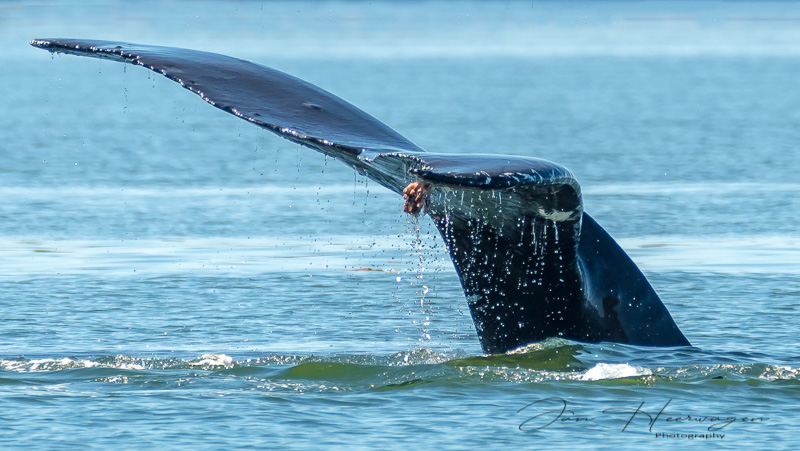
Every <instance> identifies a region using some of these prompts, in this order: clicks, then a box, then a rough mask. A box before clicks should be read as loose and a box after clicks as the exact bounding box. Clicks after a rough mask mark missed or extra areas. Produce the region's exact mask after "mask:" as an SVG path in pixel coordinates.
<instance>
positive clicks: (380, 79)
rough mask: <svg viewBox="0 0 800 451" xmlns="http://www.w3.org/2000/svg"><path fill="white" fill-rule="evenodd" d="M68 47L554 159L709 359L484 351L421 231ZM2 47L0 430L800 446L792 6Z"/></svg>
mask: <svg viewBox="0 0 800 451" xmlns="http://www.w3.org/2000/svg"><path fill="white" fill-rule="evenodd" d="M46 37H83V38H94V39H108V40H123V41H131V42H140V43H146V44H157V45H171V46H178V47H189V48H196V49H201V50H210V51H215V52H219V53H224V54H229V55H233V56H239V57H242V58H246V59H250V60H253V61H256V62H258V63H261V64H265V65H268V66H271V67H275V68H278V69H280V70H283V71H286V72H289V73H292V74H294V75H296V76H299V77H301V78H303V79H306V80H308V81H311V82H313V83H315V84H318V85H319V86H321V87H323V88H325V89H328V90H330V91H332V92H334V93H335V94H337V95H339V96H341V97H343V98H345V99H346V100H348V101H351V102H352V103H354V104H355V105H357V106H359V107H361V108H362V109H364V110H366V111H368V112H370V113H371V114H373V115H375V116H376V117H378V118H379V119H381V120H383V121H384V122H386V123H387V124H389V125H390V126H392V127H393V128H395V129H396V130H398V131H400V132H401V133H403V134H404V135H405V136H407V137H409V138H410V139H411V140H412V141H414V142H415V143H417V144H418V145H420V146H421V147H423V148H425V149H427V150H429V151H436V152H460V153H506V154H516V155H529V156H536V157H541V158H546V159H549V160H553V161H556V162H558V163H560V164H562V165H564V166H566V167H568V168H569V169H570V170H572V172H573V173H574V174H575V175H576V176H577V177H578V179H579V180H580V182H581V184H582V187H583V191H584V202H585V208H586V210H587V211H588V212H589V213H590V214H592V216H593V217H595V218H596V219H597V220H598V222H600V224H602V225H603V226H604V227H605V228H606V229H607V230H608V231H609V232H610V233H611V234H612V236H614V237H615V238H616V239H617V240H618V242H619V243H620V244H621V245H622V247H623V248H624V249H625V250H626V251H627V252H628V253H629V255H630V256H631V257H632V258H633V259H634V261H636V262H637V264H638V265H639V266H640V268H641V269H642V271H643V272H644V273H645V274H646V275H647V277H648V278H649V280H650V282H651V283H652V285H653V286H654V287H655V289H656V290H657V291H658V292H659V294H660V295H661V297H662V300H663V301H664V303H665V305H666V306H667V307H668V308H669V310H670V312H671V313H672V315H673V317H674V319H675V321H676V323H677V324H678V325H679V326H680V328H681V329H682V330H683V332H684V334H685V335H686V336H687V338H688V339H689V340H690V341H691V342H692V344H693V347H691V348H648V347H637V346H627V345H620V344H613V343H597V344H584V343H577V342H569V341H564V340H558V339H552V340H547V341H545V342H542V343H535V344H532V345H530V346H529V347H527V348H525V349H522V350H519V351H517V352H514V353H510V354H506V355H493V356H485V355H483V354H482V352H481V349H480V346H479V343H478V339H477V335H476V333H475V330H474V327H473V325H472V321H471V319H470V316H469V311H468V309H467V306H466V302H465V300H464V297H463V293H462V291H461V288H460V284H459V282H458V279H457V276H456V274H455V271H454V269H453V267H452V265H451V263H450V260H449V258H448V256H447V254H446V252H445V250H444V248H443V245H442V242H441V240H440V238H439V236H438V233H437V232H436V231H435V229H434V228H433V227H432V225H431V223H430V220H429V219H428V218H425V217H423V218H420V219H419V220H418V221H416V220H413V219H411V218H409V217H407V216H405V215H404V214H403V213H402V200H401V199H400V198H398V197H397V196H395V195H394V194H391V193H389V192H388V191H387V190H385V189H383V188H382V187H380V186H378V185H377V184H375V183H371V182H369V181H367V180H365V179H363V178H361V177H359V176H356V175H355V174H354V173H353V171H352V170H351V169H349V168H347V167H345V166H344V165H341V164H340V163H338V162H336V161H333V160H330V159H326V158H325V157H324V156H322V155H320V154H317V153H315V152H313V151H311V150H308V149H304V148H301V147H299V146H297V145H295V144H293V143H290V142H288V141H285V140H282V139H280V138H277V137H275V136H273V135H271V134H270V133H268V132H266V131H264V130H260V129H258V128H257V127H254V126H252V125H251V124H248V123H246V122H244V121H241V120H239V119H237V118H235V117H232V116H230V115H227V114H225V113H223V112H221V111H219V110H216V109H214V108H211V107H209V106H208V105H207V104H205V103H204V102H203V101H202V100H201V99H199V98H198V97H197V96H195V95H193V94H191V93H189V92H188V91H185V90H182V89H180V87H179V86H177V85H176V84H175V83H173V82H171V81H168V80H166V79H164V78H160V76H157V75H155V74H152V73H149V72H148V71H146V70H144V69H142V68H139V67H132V66H125V65H122V64H118V63H112V62H107V61H101V60H95V59H86V58H77V57H73V56H51V55H50V54H48V53H47V52H43V51H41V50H38V49H34V48H33V47H30V46H29V45H28V41H29V40H30V39H33V38H46ZM0 49H1V50H0V95H2V98H3V100H4V102H3V103H4V106H3V108H0V196H2V198H3V202H0V303H2V310H0V311H1V312H2V314H0V318H1V322H0V405H2V407H3V408H2V409H1V410H0V441H2V443H3V446H4V447H10V448H57V449H85V448H87V447H88V448H101V449H107V448H110V447H116V448H123V449H131V448H135V449H139V448H155V447H164V448H169V449H173V448H259V449H263V448H345V447H346V448H358V449H361V448H378V447H382V448H389V449H396V448H409V447H411V448H429V449H470V448H476V447H485V448H489V449H497V448H501V447H516V448H548V449H574V448H586V449H592V448H610V447H614V448H621V449H640V448H642V447H646V446H659V447H665V448H673V447H679V446H680V447H690V448H695V447H696V448H701V447H702V448H706V447H714V448H716V449H739V448H747V449H752V448H757V449H792V448H794V445H795V444H796V443H797V441H798V434H797V432H796V423H797V422H798V420H800V332H799V331H798V327H797V325H798V323H800V226H798V214H797V211H798V210H800V176H798V171H800V144H799V143H800V77H798V74H800V6H798V4H796V3H790V2H774V3H771V2H757V3H755V2H754V3H750V2H615V3H611V2H608V3H606V2H603V3H600V2H569V3H557V2H538V1H533V2H531V1H520V2H414V1H409V2H399V3H389V2H385V3H381V2H374V3H370V2H361V1H339V2H259V1H237V2H229V1H203V2H188V1H170V2H155V1H153V2H149V1H145V2H136V3H133V2H122V1H119V2H114V1H97V2H80V3H76V4H70V3H61V4H56V5H43V4H39V3H35V2H24V1H20V2H2V3H0Z"/></svg>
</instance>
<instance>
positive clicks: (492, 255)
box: [31, 39, 689, 353]
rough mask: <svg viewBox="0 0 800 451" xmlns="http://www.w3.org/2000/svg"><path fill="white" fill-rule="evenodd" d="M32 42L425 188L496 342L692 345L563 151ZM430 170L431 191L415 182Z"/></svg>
mask: <svg viewBox="0 0 800 451" xmlns="http://www.w3.org/2000/svg"><path fill="white" fill-rule="evenodd" d="M31 45H33V46H35V47H39V48H43V49H46V50H49V51H51V52H59V53H69V54H75V55H81V56H90V57H97V58H106V59H111V60H116V61H120V62H124V63H130V64H135V65H139V66H143V67H145V68H148V69H150V70H153V71H155V72H158V73H160V74H162V75H164V76H166V77H167V78H169V79H171V80H173V81H176V82H177V83H179V84H180V85H181V86H183V87H184V88H186V89H188V90H190V91H192V92H194V93H196V94H198V95H199V96H200V97H202V98H203V100H205V101H206V102H208V103H210V104H211V105H213V106H215V107H217V108H219V109H221V110H223V111H225V112H228V113H230V114H233V115H235V116H237V117H240V118H242V119H244V120H247V121H249V122H252V123H254V124H256V125H258V126H260V127H263V128H266V129H267V130H270V131H272V132H274V133H276V134H278V135H280V136H282V137H284V138H286V139H289V140H291V141H294V142H296V143H299V144H302V145H304V146H307V147H310V148H312V149H314V150H317V151H319V152H322V153H324V154H326V155H330V156H332V157H334V158H336V159H338V160H340V161H342V162H344V163H345V164H348V165H350V166H351V167H353V168H354V169H355V170H356V171H358V172H360V173H362V174H364V175H366V176H368V177H370V178H372V179H373V180H375V181H377V182H378V183H380V184H382V185H383V186H385V187H387V188H389V189H390V190H392V191H394V192H396V193H398V194H402V193H403V192H404V191H405V192H406V195H407V197H408V193H409V192H410V191H413V192H416V193H417V194H418V196H417V197H416V200H415V202H416V204H415V205H412V206H411V208H410V212H414V211H415V209H417V210H416V211H419V210H423V209H424V211H426V212H427V213H429V214H430V216H431V218H432V219H433V221H434V223H435V225H436V227H437V228H438V230H439V232H440V234H441V235H442V238H443V239H444V241H445V243H446V245H447V248H448V251H449V253H450V256H451V257H452V260H453V263H454V266H455V268H456V271H457V273H458V276H459V278H460V280H461V284H462V287H463V289H464V294H465V296H466V298H467V302H468V304H469V307H470V311H471V314H472V317H473V320H474V323H475V327H476V329H477V331H478V336H479V337H480V340H481V345H482V347H483V349H484V351H486V352H488V353H495V352H505V351H508V350H511V349H514V348H516V347H518V346H521V345H525V344H528V343H531V342H534V341H539V340H543V339H545V338H548V337H563V338H569V339H574V340H579V341H615V342H624V343H633V344H640V345H664V346H669V345H675V346H677V345H688V344H689V342H688V341H687V340H686V338H685V337H684V336H683V334H682V333H681V331H680V330H679V329H678V327H677V326H676V325H675V323H674V321H673V320H672V317H671V316H670V314H669V312H668V311H667V309H666V307H665V306H664V305H663V303H662V302H661V300H660V299H659V297H658V295H657V294H656V293H655V291H654V290H653V288H652V287H651V286H650V284H649V283H648V282H647V279H646V278H645V277H644V276H643V275H642V273H641V272H640V271H639V269H638V268H637V267H636V265H635V264H634V263H633V262H632V261H631V260H630V258H628V256H627V255H626V254H625V252H624V251H623V250H622V249H621V248H620V247H619V246H618V245H617V244H616V242H615V241H614V240H613V239H612V238H611V237H610V236H609V235H608V234H607V233H606V232H605V231H604V230H603V229H602V228H601V227H600V226H599V225H598V224H597V223H596V222H595V221H594V219H592V218H591V217H590V216H589V215H587V214H586V213H584V212H583V203H582V200H581V193H580V186H579V185H578V182H577V181H576V179H575V177H574V176H573V175H572V174H571V173H570V172H569V171H568V170H566V169H565V168H563V167H561V166H559V165H557V164H555V163H552V162H549V161H546V160H541V159H537V158H525V157H512V156H501V155H455V154H434V153H426V152H424V151H423V150H422V149H421V148H419V147H418V146H417V145H415V144H414V143H413V142H411V141H409V140H408V139H407V138H405V137H404V136H402V135H400V134H399V133H397V132H396V131H394V130H392V129H391V128H390V127H388V126H386V125H385V124H383V123H382V122H380V121H378V120H377V119H375V118H374V117H372V116H370V115H369V114H367V113H365V112H363V111H362V110H360V109H358V108H356V107H355V106H353V105H351V104H350V103H348V102H346V101H344V100H342V99H340V98H339V97H336V96H334V95H332V94H330V93H328V92H326V91H324V90H322V89H320V88H319V87H317V86H314V85H312V84H310V83H307V82H305V81H303V80H300V79H298V78H295V77H293V76H291V75H288V74H285V73H283V72H280V71H277V70H275V69H271V68H268V67H265V66H261V65H258V64H254V63H251V62H249V61H244V60H240V59H237V58H232V57H229V56H224V55H219V54H214V53H208V52H201V51H195V50H186V49H177V48H171V47H159V46H147V45H139V44H129V43H117V42H108V41H87V40H75V39H37V40H33V41H31ZM419 182H422V183H423V185H421V186H423V187H424V190H423V191H415V190H418V189H419V187H414V189H412V190H409V189H408V188H409V187H410V186H411V185H412V184H415V183H419ZM406 205H407V209H408V208H409V204H408V202H407V204H406Z"/></svg>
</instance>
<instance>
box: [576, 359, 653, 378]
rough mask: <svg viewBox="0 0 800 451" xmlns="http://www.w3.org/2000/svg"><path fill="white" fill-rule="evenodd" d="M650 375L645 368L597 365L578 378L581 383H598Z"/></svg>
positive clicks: (622, 364)
mask: <svg viewBox="0 0 800 451" xmlns="http://www.w3.org/2000/svg"><path fill="white" fill-rule="evenodd" d="M649 374H652V373H651V372H650V370H648V369H646V368H640V367H635V366H632V365H629V364H627V363H598V364H597V365H595V366H594V367H592V368H589V369H588V370H586V373H584V374H583V376H581V377H580V380H583V381H599V380H603V379H620V378H623V377H636V376H647V375H649Z"/></svg>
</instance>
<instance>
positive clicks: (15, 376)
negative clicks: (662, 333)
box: [0, 339, 800, 391]
mask: <svg viewBox="0 0 800 451" xmlns="http://www.w3.org/2000/svg"><path fill="white" fill-rule="evenodd" d="M584 351H585V349H584V346H583V345H577V344H573V343H567V342H565V341H564V340H558V339H554V340H548V341H546V342H543V344H537V345H536V346H535V347H534V348H531V349H527V350H525V351H518V352H516V353H510V354H501V355H492V356H468V355H465V354H464V353H463V352H461V351H451V352H436V351H433V350H430V349H411V350H408V351H403V352H398V353H393V354H389V355H383V356H381V355H368V354H353V355H338V356H314V355H305V356H300V355H280V354H272V355H263V356H251V357H242V358H234V357H231V356H229V355H226V354H203V355H200V356H197V357H185V358H177V357H166V358H164V357H139V356H127V355H119V356H97V357H88V356H87V357H38V358H33V359H27V358H22V357H20V358H14V359H2V360H0V385H10V384H20V383H23V384H26V383H27V384H35V385H44V386H47V385H52V384H64V383H70V382H85V381H89V382H93V383H123V384H129V383H130V384H156V385H158V384H162V385H164V384H165V385H173V384H177V385H181V384H192V383H200V382H204V381H206V382H208V381H213V380H217V379H219V378H221V377H222V378H226V379H227V380H228V381H230V380H234V381H235V380H238V381H240V383H241V384H242V385H243V388H248V389H264V390H268V391H275V390H278V391H280V390H291V391H329V390H332V391H358V390H396V389H401V390H402V389H412V388H414V387H418V386H421V385H428V384H434V385H437V386H464V385H474V384H478V385H481V384H486V383H515V384H529V383H555V384H559V383H569V384H575V383H579V384H581V383H587V384H593V383H603V384H609V383H610V384H617V385H664V384H666V385H670V384H686V383H690V384H697V383H713V384H745V385H752V384H753V383H778V384H782V385H783V384H787V383H788V384H791V385H796V384H800V368H799V367H791V366H787V365H775V364H763V363H738V364H732V363H706V364H678V365H670V366H663V365H648V364H639V363H636V364H632V363H629V362H614V361H600V362H586V361H584V360H586V356H585V355H584V354H586V353H584ZM592 353H594V351H592ZM607 358H608V356H605V357H604V359H607Z"/></svg>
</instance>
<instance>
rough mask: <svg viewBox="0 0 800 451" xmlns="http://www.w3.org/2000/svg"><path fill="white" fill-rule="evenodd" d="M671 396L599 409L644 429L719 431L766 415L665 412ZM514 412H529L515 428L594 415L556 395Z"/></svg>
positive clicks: (761, 419)
mask: <svg viewBox="0 0 800 451" xmlns="http://www.w3.org/2000/svg"><path fill="white" fill-rule="evenodd" d="M671 402H672V399H668V400H667V402H666V403H664V405H663V406H660V408H658V407H656V408H655V409H649V408H648V409H645V402H644V401H642V402H641V404H639V405H638V406H636V407H612V408H608V409H605V410H603V415H617V416H622V417H623V419H627V421H626V423H625V425H624V426H622V431H621V432H625V431H626V430H628V429H629V428H630V429H632V428H634V427H639V426H641V425H643V424H644V425H646V426H647V428H648V429H647V431H648V432H650V433H653V429H654V427H655V426H656V423H669V424H672V423H674V424H700V425H704V426H706V425H707V430H708V431H709V432H714V431H721V430H722V429H724V428H726V427H728V426H730V425H731V424H733V423H763V422H765V421H767V420H769V418H766V417H747V416H734V415H699V416H698V415H688V414H674V413H667V412H666V410H667V406H669V405H670V403H671ZM517 413H524V414H525V415H531V416H529V417H527V418H526V419H525V420H524V421H523V422H522V423H520V425H519V430H520V431H523V432H532V431H538V430H542V429H545V428H546V427H548V426H550V425H552V424H554V423H574V424H582V423H591V422H593V421H595V420H596V417H592V416H584V415H579V414H576V413H575V411H574V410H572V409H570V408H569V405H568V403H567V401H566V400H565V399H563V398H559V397H551V398H544V399H540V400H538V401H533V402H532V403H530V404H528V405H526V406H525V407H523V408H521V409H519V410H518V411H517Z"/></svg>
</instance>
